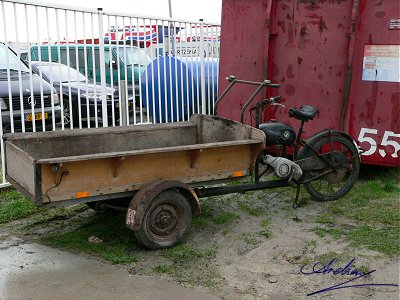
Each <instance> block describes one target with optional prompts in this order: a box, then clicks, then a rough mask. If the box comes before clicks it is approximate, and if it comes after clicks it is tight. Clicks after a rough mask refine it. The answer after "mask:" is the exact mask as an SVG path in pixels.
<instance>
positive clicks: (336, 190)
mask: <svg viewBox="0 0 400 300" xmlns="http://www.w3.org/2000/svg"><path fill="white" fill-rule="evenodd" d="M311 146H312V147H313V148H314V149H315V150H317V152H318V153H319V154H321V155H323V156H324V157H326V158H327V159H328V160H329V161H330V162H331V163H332V164H333V167H330V166H328V165H327V166H326V167H325V168H322V169H318V170H313V171H306V172H305V174H304V178H305V179H306V180H307V179H311V178H315V177H317V176H320V177H318V178H317V179H315V180H313V181H310V182H308V183H306V184H304V186H305V188H306V190H307V192H308V193H309V194H310V195H311V196H312V198H313V199H315V200H316V201H331V200H336V199H338V198H340V197H342V196H344V195H346V194H347V193H348V192H349V191H350V190H351V188H352V187H353V185H354V184H355V183H356V180H357V177H358V173H359V171H360V158H359V154H358V151H357V148H356V147H355V145H354V144H353V143H352V141H350V140H349V139H346V138H345V137H343V136H340V135H335V136H332V137H329V136H327V137H323V138H321V139H319V140H318V141H316V142H314V143H313V144H311ZM306 153H307V154H306V155H305V157H311V156H313V155H314V156H316V154H315V153H313V152H312V151H311V150H310V149H307V152H306ZM322 174H325V175H323V176H321V175H322Z"/></svg>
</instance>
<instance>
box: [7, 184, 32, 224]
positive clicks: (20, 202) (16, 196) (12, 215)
mask: <svg viewBox="0 0 400 300" xmlns="http://www.w3.org/2000/svg"><path fill="white" fill-rule="evenodd" d="M35 211H36V207H35V205H34V204H33V203H32V202H31V201H29V200H28V199H26V198H25V197H24V196H23V195H22V194H20V193H19V192H17V191H15V190H12V189H10V190H5V191H2V192H1V193H0V224H3V223H7V222H10V221H12V220H16V219H22V218H25V217H27V216H29V215H31V214H32V213H34V212H35Z"/></svg>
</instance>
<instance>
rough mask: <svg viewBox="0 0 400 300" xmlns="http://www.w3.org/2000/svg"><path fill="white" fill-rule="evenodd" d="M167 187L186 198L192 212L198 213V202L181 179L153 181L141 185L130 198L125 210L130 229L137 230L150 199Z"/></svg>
mask: <svg viewBox="0 0 400 300" xmlns="http://www.w3.org/2000/svg"><path fill="white" fill-rule="evenodd" d="M168 189H176V190H178V191H179V192H181V193H182V194H183V195H184V196H185V197H186V199H187V200H188V202H189V204H190V207H191V208H192V213H193V214H194V215H198V214H199V213H200V202H199V198H198V197H197V195H196V193H195V192H194V191H193V189H192V188H191V187H190V186H189V185H187V184H186V183H184V182H181V181H163V180H158V181H153V182H150V183H148V184H146V185H145V186H143V187H142V188H141V189H140V190H139V191H138V192H137V193H136V194H135V196H134V197H133V198H132V201H131V203H130V204H129V207H128V211H127V212H126V219H125V224H126V226H127V227H128V228H130V229H132V230H139V228H140V226H141V225H142V221H143V216H144V213H145V211H146V209H147V207H148V206H149V205H150V203H151V201H152V200H153V199H154V198H155V197H156V196H157V195H159V194H160V193H161V192H163V191H165V190H168Z"/></svg>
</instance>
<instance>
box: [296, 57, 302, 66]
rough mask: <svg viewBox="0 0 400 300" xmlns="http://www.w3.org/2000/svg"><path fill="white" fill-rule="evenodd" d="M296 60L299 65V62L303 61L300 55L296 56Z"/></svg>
mask: <svg viewBox="0 0 400 300" xmlns="http://www.w3.org/2000/svg"><path fill="white" fill-rule="evenodd" d="M297 62H298V63H299V65H301V63H302V62H303V59H302V58H301V57H300V56H297Z"/></svg>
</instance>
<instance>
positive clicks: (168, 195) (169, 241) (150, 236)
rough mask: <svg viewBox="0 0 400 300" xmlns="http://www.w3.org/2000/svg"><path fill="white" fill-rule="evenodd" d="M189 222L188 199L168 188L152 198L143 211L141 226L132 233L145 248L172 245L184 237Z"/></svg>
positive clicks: (190, 218) (190, 216) (190, 213)
mask: <svg viewBox="0 0 400 300" xmlns="http://www.w3.org/2000/svg"><path fill="white" fill-rule="evenodd" d="M191 223H192V210H191V207H190V204H189V202H188V200H187V199H186V198H185V196H184V195H182V194H181V193H179V192H178V191H176V190H172V189H170V190H166V191H163V192H161V193H160V194H159V195H158V196H156V197H155V198H154V199H153V201H152V202H151V204H150V205H149V206H148V207H147V209H146V211H145V213H144V216H143V222H142V226H141V227H140V229H139V230H137V231H134V234H135V237H136V238H137V240H138V241H139V242H140V243H141V244H143V245H144V246H146V247H147V248H150V249H160V248H166V247H172V246H175V245H177V244H179V243H180V242H182V241H183V240H184V239H185V238H186V236H187V234H188V233H189V229H190V225H191Z"/></svg>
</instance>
